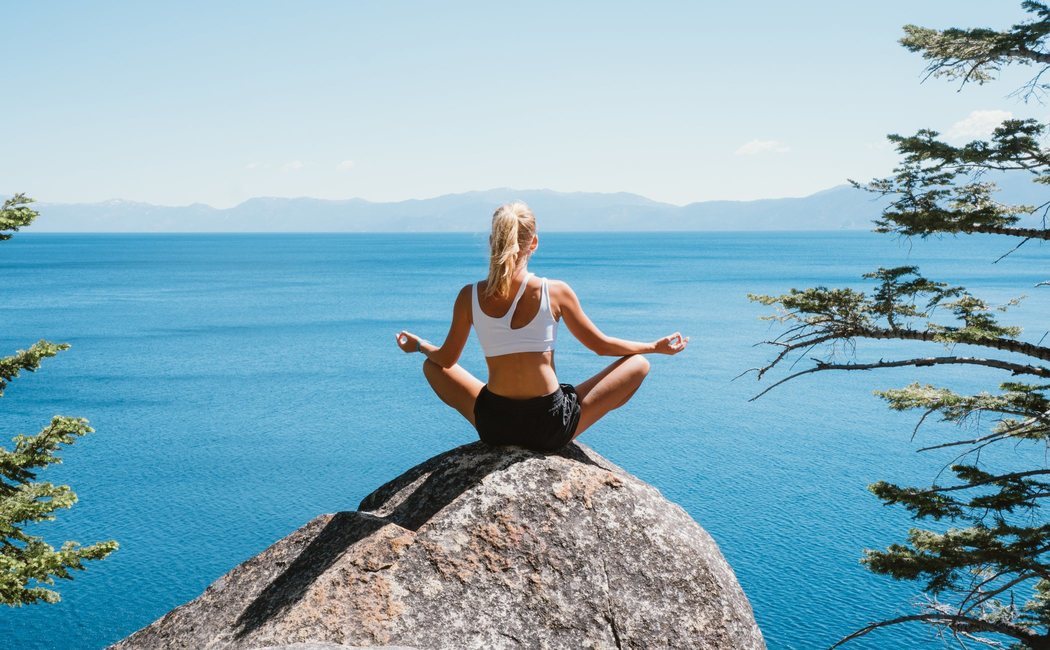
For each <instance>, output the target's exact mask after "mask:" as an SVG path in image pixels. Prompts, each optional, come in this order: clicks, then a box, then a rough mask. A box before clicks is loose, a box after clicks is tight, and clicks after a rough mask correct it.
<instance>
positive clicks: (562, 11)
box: [0, 0, 1050, 207]
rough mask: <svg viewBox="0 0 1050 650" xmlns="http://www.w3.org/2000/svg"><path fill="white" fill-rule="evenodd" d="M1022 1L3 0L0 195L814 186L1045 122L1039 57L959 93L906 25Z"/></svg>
mask: <svg viewBox="0 0 1050 650" xmlns="http://www.w3.org/2000/svg"><path fill="white" fill-rule="evenodd" d="M1023 16H1024V14H1023V12H1022V11H1021V9H1020V2H1019V1H1018V2H1013V1H1010V0H996V1H994V2H989V1H988V0H981V1H977V0H924V1H923V2H914V1H913V0H907V1H906V0H883V1H882V2H864V3H859V2H844V1H842V0H834V1H831V0H828V1H824V0H820V1H809V2H792V3H788V2H778V1H772V0H769V1H754V2H737V3H730V2H698V1H692V2H664V1H659V0H657V1H649V2H640V1H639V2H630V3H627V2H615V1H609V0H604V1H602V2H545V1H543V2H529V3H514V4H511V3H502V2H440V3H439V2H423V1H420V2H411V3H409V2H393V1H392V2H378V1H375V2H351V1H343V2H335V1H333V2H309V1H299V2H221V1H215V0H213V1H209V2H183V1H180V2H165V3H160V2H101V1H98V2H90V3H87V2H64V3H52V2H46V3H45V2H14V1H13V0H0V24H3V25H4V35H3V38H2V39H0V79H3V83H4V92H3V95H4V97H3V101H2V102H0V194H11V193H13V192H17V191H24V192H27V193H30V194H31V195H32V196H34V197H36V198H37V199H38V200H41V201H46V202H73V201H99V200H105V199H110V198H124V199H130V200H139V201H148V202H152V203H160V204H165V205H182V204H186V203H193V202H203V203H209V204H211V205H214V206H216V207H226V206H230V205H233V204H236V203H238V202H240V201H242V200H244V199H247V198H249V197H252V196H315V197H321V198H349V197H363V198H366V199H370V200H376V201H389V200H400V199H407V198H425V197H430V196H437V195H440V194H447V193H452V192H461V191H467V190H476V189H488V188H493V187H514V188H522V189H525V188H540V187H544V188H550V189H554V190H560V191H596V192H615V191H627V192H635V193H638V194H643V195H645V196H648V197H650V198H653V199H657V200H662V201H667V202H670V203H676V204H683V203H688V202H692V201H700V200H709V199H754V198H766V197H781V196H802V195H806V194H809V193H812V192H814V191H817V190H821V189H824V188H827V187H830V186H833V185H837V184H840V183H843V182H844V181H845V179H846V178H847V177H849V178H856V179H867V178H870V177H873V176H877V175H882V174H885V173H886V172H888V171H889V170H890V168H891V167H892V165H893V163H894V161H895V159H896V158H895V155H894V153H893V151H892V150H890V149H888V148H887V146H886V145H885V138H884V136H885V134H886V133H890V132H900V133H905V132H911V131H914V130H915V129H917V128H920V127H932V128H937V129H939V130H941V131H944V132H948V131H950V130H952V129H953V128H954V129H955V132H957V133H959V134H965V133H967V132H969V131H974V130H975V129H976V130H977V131H979V130H980V124H981V123H982V122H984V123H987V122H988V121H989V119H988V118H989V116H992V117H994V116H995V115H997V114H996V113H977V114H976V115H973V112H974V111H1008V112H1010V113H1012V114H1013V115H1015V116H1021V117H1038V118H1040V119H1045V115H1046V114H1047V113H1050V109H1048V108H1047V107H1041V106H1039V105H1038V103H1035V104H1028V105H1025V104H1022V103H1020V102H1019V101H1017V100H1015V99H1013V98H1009V97H1007V94H1008V93H1009V92H1010V91H1011V90H1013V89H1014V88H1015V87H1016V86H1017V85H1019V82H1020V80H1021V79H1023V78H1026V77H1025V75H1024V72H1025V70H1023V69H1022V70H1018V71H1017V72H1014V73H1008V74H1006V75H1005V76H1004V79H1003V80H1001V81H1000V82H999V83H995V84H991V85H988V86H985V87H977V86H969V87H967V88H965V89H964V90H963V91H962V92H961V93H958V92H956V85H955V84H953V83H951V82H947V81H944V80H934V79H931V80H929V81H927V82H925V83H920V80H921V72H922V69H923V63H922V60H921V59H920V57H919V56H918V55H915V54H911V53H909V52H907V51H906V50H905V49H904V48H902V47H901V46H900V45H898V44H897V42H896V41H897V39H898V38H899V37H900V35H901V26H902V25H904V24H905V23H916V24H920V25H924V26H930V27H946V26H952V25H957V26H990V27H1006V26H1008V25H1009V24H1012V23H1014V22H1017V21H1019V20H1021V19H1022V18H1023ZM1029 70H1030V69H1029ZM968 118H969V119H970V121H969V122H965V120H967V119H968ZM953 125H955V126H953ZM959 137H963V136H962V135H959Z"/></svg>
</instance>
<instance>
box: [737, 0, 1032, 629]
mask: <svg viewBox="0 0 1050 650" xmlns="http://www.w3.org/2000/svg"><path fill="white" fill-rule="evenodd" d="M1022 7H1023V8H1024V10H1025V11H1026V12H1027V13H1029V14H1030V18H1029V19H1028V21H1027V22H1023V23H1020V24H1017V25H1014V26H1012V27H1011V28H1010V29H1008V30H1006V31H997V30H994V29H986V28H980V29H946V30H935V29H927V28H923V27H917V26H914V25H907V26H905V27H904V37H903V38H902V39H901V40H900V43H901V44H902V45H903V46H904V47H905V48H907V49H908V50H910V51H912V52H917V53H920V54H921V55H922V56H923V57H924V58H925V59H926V61H927V63H928V65H927V68H926V71H927V73H928V74H927V78H930V77H935V78H936V77H943V78H947V79H950V80H957V81H959V82H960V90H961V89H962V87H963V86H965V85H966V84H970V83H976V84H984V83H988V82H990V81H993V80H994V79H995V78H996V76H997V73H998V72H999V71H1001V70H1002V69H1004V68H1006V67H1008V66H1011V65H1027V66H1033V65H1034V66H1036V67H1037V68H1038V71H1037V72H1036V74H1035V76H1034V77H1032V78H1031V80H1030V81H1029V82H1028V83H1026V84H1025V85H1024V86H1022V87H1021V88H1019V89H1018V90H1016V91H1014V93H1013V95H1014V96H1016V97H1019V98H1020V99H1021V100H1022V101H1025V102H1027V101H1028V100H1029V99H1031V98H1036V99H1039V98H1040V97H1041V96H1042V95H1044V94H1045V93H1046V90H1047V88H1048V85H1047V84H1044V83H1043V82H1042V76H1043V74H1044V73H1045V72H1046V71H1047V70H1048V69H1050V52H1047V51H1046V50H1045V49H1044V41H1045V39H1046V37H1047V35H1048V33H1050V7H1048V6H1047V5H1046V4H1044V3H1042V2H1031V1H1030V2H1024V3H1022ZM1046 128H1047V125H1045V124H1041V123H1039V122H1037V121H1035V120H1014V119H1009V120H1006V121H1004V122H1002V123H1001V124H1000V125H999V126H998V127H997V128H996V129H995V131H994V133H993V134H992V136H991V138H990V139H989V140H977V141H973V142H970V143H968V144H966V145H963V146H953V145H951V144H949V143H947V142H945V141H944V140H942V139H940V134H939V133H938V132H936V131H934V130H928V129H926V130H920V131H918V132H917V133H916V134H915V135H912V136H907V137H905V136H900V135H896V134H893V135H889V136H887V137H888V139H889V140H890V142H892V143H893V144H894V145H896V149H897V152H898V153H899V154H900V156H901V162H900V163H899V165H898V166H897V167H896V168H895V169H894V170H893V175H892V176H891V177H889V178H883V179H876V180H873V181H871V182H868V183H863V184H861V183H856V182H854V181H851V183H852V184H853V185H854V186H855V187H857V188H859V189H862V190H867V191H870V192H874V193H876V194H878V195H880V196H883V197H892V201H891V202H890V203H889V205H888V207H887V208H886V209H885V210H884V211H883V213H882V215H881V217H880V218H879V219H877V220H876V221H875V226H876V227H875V230H876V231H877V232H882V233H893V234H897V235H900V236H904V237H911V236H919V237H922V238H925V237H928V236H930V235H935V234H941V233H948V234H952V235H965V234H971V233H991V234H996V235H1003V236H1007V237H1012V238H1014V239H1015V240H1016V241H1017V244H1016V246H1014V247H1013V249H1011V250H1010V251H1008V252H1007V253H1006V254H1005V255H1003V256H1001V257H1000V258H999V259H1002V257H1005V256H1006V255H1009V253H1010V252H1013V250H1016V248H1017V247H1020V246H1021V245H1023V244H1025V243H1027V242H1030V241H1033V240H1042V241H1045V240H1050V229H1048V228H1047V223H1046V213H1047V210H1048V209H1050V202H1047V203H1044V204H1042V205H1039V206H1030V205H1007V204H1004V203H1002V202H1000V201H998V200H997V199H996V195H995V192H996V189H997V187H996V185H995V183H994V182H992V180H994V179H990V177H991V176H993V175H1005V174H1011V175H1027V177H1028V178H1030V179H1031V181H1032V182H1035V183H1041V184H1050V150H1047V149H1045V148H1043V147H1042V145H1041V142H1042V140H1043V138H1044V135H1045V132H1046ZM1030 215H1034V216H1033V217H1032V219H1031V221H1033V222H1035V221H1038V222H1039V224H1040V225H1039V226H1034V225H1032V224H1024V223H1022V219H1023V218H1024V217H1026V216H1030ZM1040 217H1041V219H1040ZM996 261H999V260H996ZM1044 268H1045V267H1044ZM864 277H865V278H867V279H869V280H871V281H873V288H872V290H870V291H869V292H865V291H859V290H854V289H843V288H828V287H823V286H820V287H815V288H809V289H803V290H798V289H791V290H790V291H789V292H788V293H785V294H782V295H778V296H769V295H757V294H749V296H748V297H749V298H750V299H751V300H754V301H757V302H760V303H762V304H765V305H771V306H775V308H776V314H774V315H769V316H765V317H764V318H767V319H772V320H775V321H778V322H780V323H782V324H784V325H785V326H786V327H785V329H784V331H782V332H781V333H780V334H779V336H777V337H776V338H774V339H772V340H770V341H765V343H767V344H769V345H772V346H774V347H775V348H776V349H777V352H776V354H775V355H774V356H773V358H772V360H771V361H770V362H769V363H768V364H767V365H765V366H764V367H761V368H754V369H752V370H753V371H756V372H757V376H758V378H759V379H761V378H762V377H763V375H765V374H766V372H767V371H769V370H770V369H772V368H773V367H774V366H777V365H778V364H780V363H781V362H784V361H785V360H786V359H795V358H798V359H801V357H802V356H806V355H808V354H811V353H812V351H813V350H819V351H821V352H818V356H816V357H811V361H812V363H811V365H808V366H807V367H805V368H804V369H802V370H800V371H798V372H794V373H793V374H789V375H788V376H787V377H784V378H783V379H780V380H779V381H777V382H776V383H774V384H772V385H771V386H769V387H767V388H766V389H765V390H763V391H762V392H760V393H759V394H758V395H756V396H755V397H754V398H752V399H755V398H758V397H759V396H761V395H762V394H764V393H765V392H767V391H768V390H770V389H771V388H773V387H774V386H778V385H780V384H782V383H784V382H786V381H789V380H791V379H793V378H796V377H799V376H801V375H806V374H810V373H816V372H823V371H827V370H846V371H849V370H871V369H876V368H894V367H907V366H910V367H916V368H926V367H930V366H941V365H946V366H950V365H962V366H966V365H972V366H983V367H988V368H994V369H997V370H999V371H1002V372H1003V373H1005V375H1004V377H1003V379H1002V381H1001V382H1000V383H999V384H998V388H997V389H995V390H989V391H981V392H979V393H977V394H972V395H969V394H960V393H958V392H955V391H953V390H951V389H949V388H944V387H938V386H934V385H931V384H927V383H919V382H916V383H912V384H910V385H908V386H904V387H902V388H895V389H889V390H878V391H875V393H876V395H878V396H880V397H881V398H883V399H884V400H885V401H886V402H887V403H888V405H889V407H890V408H891V409H895V410H900V411H904V410H916V411H919V412H921V415H920V417H919V421H918V424H917V425H916V430H918V429H919V428H920V427H921V426H922V424H923V422H924V421H926V420H927V419H928V418H930V417H931V416H937V417H939V418H940V419H941V420H943V421H946V422H950V423H955V424H958V425H960V428H956V429H953V430H954V431H957V434H956V435H954V436H952V437H951V439H949V440H946V441H943V442H938V443H937V444H933V445H930V446H927V447H924V448H922V449H920V451H929V450H941V453H946V452H951V453H952V455H953V456H954V457H955V458H954V460H952V461H950V468H951V471H952V473H953V474H954V478H952V479H950V480H949V481H948V482H947V484H940V483H938V479H937V478H934V479H933V483H932V484H931V485H927V486H921V487H912V486H899V485H894V484H892V483H888V482H885V481H880V482H877V483H875V484H873V485H871V486H869V489H870V490H871V492H873V493H874V494H875V496H876V497H877V498H879V499H880V500H882V501H883V502H884V503H885V504H887V505H889V504H893V505H899V506H902V507H904V508H906V509H907V510H908V512H909V514H911V515H912V517H913V519H914V520H916V521H927V522H941V523H940V524H939V525H937V526H934V527H937V528H938V531H934V530H928V529H924V528H919V527H916V528H912V529H911V530H910V531H909V532H908V535H907V540H906V541H905V542H904V543H899V544H893V545H891V546H890V547H889V548H886V549H884V550H870V549H869V550H865V551H864V553H865V555H864V557H863V559H862V562H863V563H864V564H865V565H866V566H867V567H868V568H869V569H870V570H872V571H874V572H875V573H879V574H884V575H889V576H892V577H894V578H896V579H899V580H916V581H920V584H921V585H922V590H923V592H924V593H923V595H922V596H921V598H920V599H919V601H918V602H919V604H918V610H917V612H916V613H914V614H909V615H906V616H900V617H896V618H890V619H886V620H881V621H877V622H874V623H871V624H870V625H868V626H866V627H864V628H862V629H860V630H857V631H856V632H854V633H852V634H850V635H848V636H846V637H845V638H843V639H841V640H840V641H839V642H838V643H836V644H835V645H836V646H838V645H840V644H842V643H845V642H847V641H849V640H851V639H855V638H858V637H860V636H864V635H866V634H868V633H870V632H872V631H874V630H876V629H878V628H882V627H885V626H890V625H897V624H901V623H907V622H914V621H918V622H923V623H926V624H929V625H932V626H934V627H935V628H937V629H938V630H939V631H941V632H944V633H947V634H949V635H950V636H951V637H953V638H954V639H955V640H956V641H958V642H959V643H960V644H961V645H962V646H963V647H965V644H966V642H967V641H975V642H977V643H979V644H987V645H989V646H992V647H1015V648H1022V647H1027V648H1050V629H1048V628H1050V566H1048V563H1047V551H1048V550H1050V524H1048V523H1047V521H1046V516H1045V511H1043V510H1042V509H1041V507H1042V506H1043V505H1044V499H1045V498H1046V497H1047V496H1048V495H1050V481H1048V479H1050V469H1048V468H1047V466H1046V464H1045V463H1044V462H1040V463H1033V464H1032V465H1031V466H1020V467H1006V466H995V467H991V466H989V465H988V463H987V462H986V461H983V460H982V459H981V457H980V452H981V450H983V449H985V448H988V447H989V446H992V445H999V446H1001V445H1015V446H1035V447H1037V448H1039V449H1045V448H1046V446H1047V444H1048V442H1050V397H1048V394H1047V391H1048V389H1050V347H1047V346H1046V345H1044V344H1043V338H1039V339H1038V340H1035V341H1029V340H1025V339H1023V338H1022V331H1021V328H1019V327H1016V326H1011V325H1006V324H1002V323H1000V314H1001V313H1003V312H1005V311H1006V310H1007V309H1009V308H1011V307H1014V306H1016V305H1017V304H1018V303H1019V302H1020V300H1021V298H1015V299H1013V300H1010V301H1007V302H1006V303H1005V304H1000V305H993V304H991V303H990V302H988V301H986V300H983V299H981V298H980V297H978V296H976V295H973V294H972V293H971V292H970V291H968V290H967V289H966V288H965V287H962V286H957V285H954V284H951V283H948V282H941V281H937V280H932V279H929V278H926V277H924V276H923V275H921V274H920V273H919V269H918V267H915V266H903V267H896V268H879V269H878V270H876V271H874V272H871V273H868V274H865V275H864ZM1048 284H1050V282H1039V283H1038V284H1037V285H1036V286H1047V285H1048ZM935 318H937V319H941V320H940V321H937V320H935ZM865 339H890V340H897V341H901V342H903V343H902V344H903V345H906V346H915V347H916V348H918V349H920V350H922V349H923V348H927V349H926V350H925V351H920V353H919V354H917V355H916V356H914V357H910V358H901V359H891V360H885V359H880V360H879V361H876V362H867V363H861V362H858V361H856V360H855V359H856V357H855V356H854V357H852V359H854V360H851V359H845V360H843V359H842V358H841V357H837V356H836V352H837V351H841V350H842V349H847V350H853V351H855V350H856V349H857V348H856V345H857V343H858V341H861V340H865ZM960 345H962V346H964V349H965V350H966V352H960V351H957V346H960ZM930 347H933V348H935V349H936V348H940V349H941V350H942V351H943V353H942V354H934V353H933V352H934V350H929V349H928V348H930ZM971 351H973V352H971ZM988 420H991V423H990V425H991V426H990V427H988V428H987V429H984V430H982V431H981V433H979V434H978V435H972V434H967V433H966V432H964V431H963V429H962V428H961V425H964V424H973V425H976V426H981V425H982V424H983V423H988ZM956 454H957V455H956Z"/></svg>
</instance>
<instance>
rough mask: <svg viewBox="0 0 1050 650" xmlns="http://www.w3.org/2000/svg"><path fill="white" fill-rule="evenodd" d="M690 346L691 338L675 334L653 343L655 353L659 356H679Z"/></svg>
mask: <svg viewBox="0 0 1050 650" xmlns="http://www.w3.org/2000/svg"><path fill="white" fill-rule="evenodd" d="M688 344H689V337H688V336H682V335H681V334H680V333H678V332H675V333H674V334H669V335H667V336H665V337H663V338H662V339H659V340H658V341H656V342H655V343H653V347H654V348H655V349H654V350H653V352H656V353H657V354H678V353H679V352H681V351H682V350H684V349H685V346H686V345H688Z"/></svg>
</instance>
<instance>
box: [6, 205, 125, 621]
mask: <svg viewBox="0 0 1050 650" xmlns="http://www.w3.org/2000/svg"><path fill="white" fill-rule="evenodd" d="M31 202H32V199H29V198H27V197H26V196H25V195H23V194H16V195H15V196H13V197H11V198H9V199H7V200H6V201H4V204H3V207H2V208H0V240H6V239H10V238H11V236H12V233H14V232H15V231H17V230H18V229H19V228H22V227H24V226H28V225H29V224H30V223H32V221H33V219H35V218H36V216H37V212H36V211H35V210H33V209H31V208H30V207H29V204H30V203H31ZM68 348H69V345H68V344H66V343H51V342H49V341H45V340H40V341H37V342H36V343H34V344H33V345H31V346H30V347H29V348H28V349H26V350H19V351H18V352H16V353H15V354H13V355H11V356H8V357H3V358H0V397H3V394H4V389H5V388H6V387H7V384H8V383H9V382H10V381H11V380H13V379H15V378H16V377H18V375H19V374H20V373H21V372H23V371H28V372H34V371H36V370H37V368H39V367H40V362H41V361H42V360H43V359H45V358H47V357H53V356H55V355H56V354H58V353H59V352H60V351H62V350H65V349H68ZM91 431H92V429H91V427H89V426H88V421H87V420H85V419H83V418H74V417H65V416H61V415H56V416H55V417H53V418H52V419H51V423H50V424H48V425H47V426H46V427H45V428H44V429H43V430H42V431H40V432H39V433H37V434H36V435H32V436H26V435H17V436H15V438H14V441H13V442H14V447H13V449H10V450H8V449H6V448H3V447H0V603H4V604H6V605H12V606H19V605H24V604H28V603H36V602H41V601H42V602H48V603H54V602H58V600H59V595H58V593H57V592H56V591H54V590H53V589H49V588H48V587H47V586H50V585H54V583H55V578H66V579H70V578H72V574H71V573H70V571H71V570H73V569H83V568H84V562H85V561H86V560H100V559H102V558H104V557H106V556H107V555H109V554H110V553H112V552H113V551H114V550H116V548H117V543H116V542H114V541H107V542H98V543H95V544H91V545H89V546H81V545H80V544H78V543H77V542H72V541H69V542H65V543H63V544H62V547H61V548H59V549H57V550H56V549H55V548H54V547H52V546H51V545H50V544H48V543H46V542H45V541H44V540H43V539H41V538H40V537H36V536H33V535H29V534H27V533H26V532H25V530H24V528H25V527H26V525H27V524H32V523H34V522H40V521H51V520H54V518H55V515H54V512H55V511H56V510H58V509H59V508H69V507H71V506H72V505H73V504H74V503H76V500H77V495H76V494H74V493H73V491H72V490H71V489H70V488H69V486H68V485H53V484H51V483H47V482H41V481H37V480H36V474H37V471H38V470H40V469H43V468H45V467H47V466H48V465H50V464H52V463H60V462H61V460H60V459H59V457H58V456H57V455H56V452H57V450H58V448H59V446H60V445H70V444H73V442H75V441H76V439H77V438H78V437H79V436H82V435H84V434H85V433H90V432H91Z"/></svg>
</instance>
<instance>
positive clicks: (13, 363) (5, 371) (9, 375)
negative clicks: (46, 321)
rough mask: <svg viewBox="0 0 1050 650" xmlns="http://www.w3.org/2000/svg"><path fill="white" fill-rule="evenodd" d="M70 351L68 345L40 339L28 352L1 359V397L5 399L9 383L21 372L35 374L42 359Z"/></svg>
mask: <svg viewBox="0 0 1050 650" xmlns="http://www.w3.org/2000/svg"><path fill="white" fill-rule="evenodd" d="M68 349H69V344H68V343H52V342H50V341H46V340H44V339H40V340H39V341H37V342H36V343H34V344H33V345H32V346H30V348H29V349H28V350H19V351H18V352H16V353H15V354H13V355H12V356H9V357H3V358H0V397H3V395H4V389H5V388H6V387H7V384H8V382H10V381H11V380H12V379H14V378H16V377H18V375H19V373H21V371H23V370H26V371H28V372H35V371H36V369H37V368H39V367H40V361H41V360H42V359H44V358H46V357H53V356H55V355H56V354H58V353H59V352H61V351H62V350H68Z"/></svg>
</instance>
